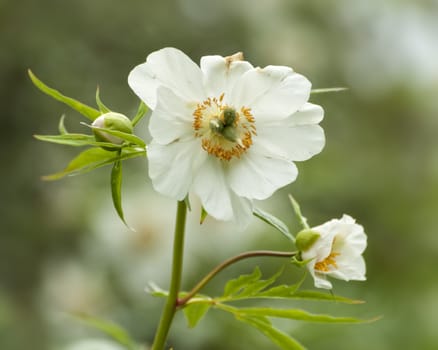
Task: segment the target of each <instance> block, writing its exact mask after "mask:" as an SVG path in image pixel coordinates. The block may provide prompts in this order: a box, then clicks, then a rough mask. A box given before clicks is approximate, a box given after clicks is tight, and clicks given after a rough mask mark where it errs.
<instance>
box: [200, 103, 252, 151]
mask: <svg viewBox="0 0 438 350" xmlns="http://www.w3.org/2000/svg"><path fill="white" fill-rule="evenodd" d="M223 99H224V94H222V95H220V96H219V98H216V97H213V98H211V97H209V98H207V99H206V100H205V101H203V102H202V103H198V105H197V107H196V109H195V111H194V112H193V117H194V119H193V129H194V130H195V136H196V137H200V138H201V145H202V148H203V149H204V150H205V151H206V152H207V153H208V154H211V155H214V156H216V157H218V158H219V159H222V160H230V159H231V158H233V157H237V158H239V157H240V156H241V155H242V154H243V153H245V152H246V150H248V149H249V148H250V147H251V145H252V142H253V140H252V137H253V136H254V135H256V127H255V120H254V117H253V115H252V114H251V109H250V108H246V107H241V108H240V109H239V110H237V109H236V108H234V107H231V106H228V105H226V104H224V103H223Z"/></svg>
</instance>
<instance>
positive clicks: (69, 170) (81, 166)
mask: <svg viewBox="0 0 438 350" xmlns="http://www.w3.org/2000/svg"><path fill="white" fill-rule="evenodd" d="M145 155H146V151H145V150H144V149H138V148H132V147H125V148H123V149H122V154H121V155H118V154H117V153H115V152H111V151H106V150H104V149H102V148H100V147H99V148H98V147H96V148H90V149H87V150H85V151H83V152H81V153H80V154H79V155H77V156H76V157H75V158H74V159H73V160H72V161H71V162H70V163H69V164H68V165H67V167H66V168H65V169H64V170H62V171H60V172H58V173H55V174H52V175H47V176H44V177H43V179H44V180H58V179H61V178H62V177H64V176H67V175H78V174H84V173H86V172H89V171H91V170H94V169H96V168H99V167H102V166H105V165H108V164H112V163H114V162H115V161H116V160H124V159H129V158H135V157H140V156H145Z"/></svg>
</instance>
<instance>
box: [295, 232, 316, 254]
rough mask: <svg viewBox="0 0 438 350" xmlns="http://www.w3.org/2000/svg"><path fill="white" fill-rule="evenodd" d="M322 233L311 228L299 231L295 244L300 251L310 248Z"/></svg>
mask: <svg viewBox="0 0 438 350" xmlns="http://www.w3.org/2000/svg"><path fill="white" fill-rule="evenodd" d="M319 237H321V235H320V234H319V233H318V232H316V231H312V230H310V229H305V230H302V231H300V232H298V234H297V236H296V238H295V245H296V247H297V248H298V250H299V251H300V252H305V251H307V250H309V249H310V248H311V247H312V246H313V244H314V243H315V242H316V241H317V240H318V238H319Z"/></svg>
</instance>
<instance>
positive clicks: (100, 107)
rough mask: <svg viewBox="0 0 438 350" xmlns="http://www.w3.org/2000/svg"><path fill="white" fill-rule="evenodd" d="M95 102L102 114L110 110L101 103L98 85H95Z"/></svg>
mask: <svg viewBox="0 0 438 350" xmlns="http://www.w3.org/2000/svg"><path fill="white" fill-rule="evenodd" d="M96 104H97V106H98V107H99V109H100V112H101V113H102V114H104V113H109V112H111V110H110V109H109V108H108V107H107V106H105V105H104V104H103V102H102V100H101V99H100V90H99V87H97V89H96Z"/></svg>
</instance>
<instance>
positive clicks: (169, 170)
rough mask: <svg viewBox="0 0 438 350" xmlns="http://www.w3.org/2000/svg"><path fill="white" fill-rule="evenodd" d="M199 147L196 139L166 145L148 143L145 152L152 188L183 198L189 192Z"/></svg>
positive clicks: (178, 198)
mask: <svg viewBox="0 0 438 350" xmlns="http://www.w3.org/2000/svg"><path fill="white" fill-rule="evenodd" d="M200 149H201V148H200V145H199V141H198V140H192V141H190V142H174V143H171V144H168V145H160V144H157V143H154V142H152V143H150V144H149V145H148V147H147V154H148V163H149V177H150V178H151V180H152V185H153V187H154V189H155V190H156V191H157V192H160V193H162V194H164V195H166V196H169V197H172V198H174V199H177V200H183V199H184V198H185V196H186V195H187V193H188V192H189V188H190V186H191V183H192V179H193V173H194V171H195V169H194V164H195V161H196V157H197V156H198V155H199V150H200Z"/></svg>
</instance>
